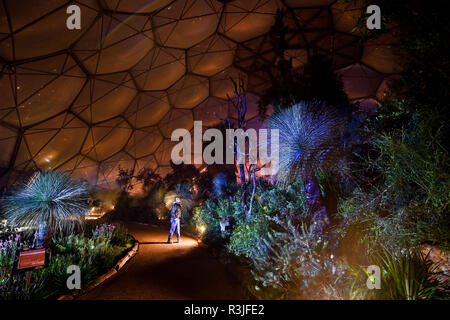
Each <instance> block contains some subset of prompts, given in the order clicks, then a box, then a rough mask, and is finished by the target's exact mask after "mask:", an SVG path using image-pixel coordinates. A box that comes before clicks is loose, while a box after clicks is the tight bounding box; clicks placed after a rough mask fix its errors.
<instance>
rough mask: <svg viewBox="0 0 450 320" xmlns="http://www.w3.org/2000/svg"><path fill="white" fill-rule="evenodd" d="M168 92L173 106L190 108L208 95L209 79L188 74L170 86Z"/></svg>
mask: <svg viewBox="0 0 450 320" xmlns="http://www.w3.org/2000/svg"><path fill="white" fill-rule="evenodd" d="M168 94H169V101H170V102H171V103H172V105H173V106H174V107H175V108H181V109H192V108H193V107H195V106H196V105H198V104H199V103H200V102H202V101H203V100H205V99H206V97H208V94H209V81H208V79H206V78H203V77H197V76H193V75H190V74H188V75H185V76H184V77H183V78H181V79H180V80H179V81H178V82H177V83H176V84H175V85H174V86H173V87H171V88H170V89H169V90H168Z"/></svg>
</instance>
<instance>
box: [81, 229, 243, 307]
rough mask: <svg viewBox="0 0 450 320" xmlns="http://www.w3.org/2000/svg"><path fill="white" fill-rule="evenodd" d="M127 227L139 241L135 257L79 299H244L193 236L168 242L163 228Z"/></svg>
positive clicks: (217, 262) (234, 280) (231, 276)
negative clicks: (178, 241) (179, 240)
mask: <svg viewBox="0 0 450 320" xmlns="http://www.w3.org/2000/svg"><path fill="white" fill-rule="evenodd" d="M127 228H128V230H129V232H130V234H132V235H133V236H134V237H135V238H136V239H137V240H138V241H139V243H140V245H139V251H138V253H137V254H136V256H135V257H134V258H133V259H131V260H130V261H129V262H128V263H127V264H126V265H125V266H124V267H123V268H122V269H121V270H120V271H119V272H118V273H117V274H116V275H114V276H113V277H111V278H109V279H108V280H106V281H105V282H103V283H102V284H100V285H99V286H97V287H96V288H95V289H93V290H92V291H90V292H88V293H86V294H85V295H83V296H80V297H79V298H78V299H82V300H124V299H133V300H138V299H244V295H243V293H242V289H241V288H240V285H239V283H237V281H236V279H235V278H234V277H233V275H232V274H230V273H229V272H227V270H226V268H225V266H224V265H223V264H221V263H220V262H219V261H218V260H217V259H215V258H214V257H212V256H211V255H210V254H209V253H208V252H207V250H206V249H204V248H202V247H199V246H198V245H197V242H196V241H195V240H194V239H192V238H189V237H186V236H182V242H181V243H180V244H179V243H176V242H174V243H173V244H171V245H170V244H167V243H166V242H165V241H167V234H168V230H166V228H162V227H152V226H148V225H142V224H137V223H133V224H127ZM174 239H175V241H176V237H175V236H174Z"/></svg>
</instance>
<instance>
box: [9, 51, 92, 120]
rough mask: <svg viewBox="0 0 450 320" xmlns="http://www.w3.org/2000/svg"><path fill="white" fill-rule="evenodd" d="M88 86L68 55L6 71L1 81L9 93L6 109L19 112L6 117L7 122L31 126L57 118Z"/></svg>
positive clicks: (18, 66) (21, 65) (25, 64)
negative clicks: (84, 87) (55, 116)
mask: <svg viewBox="0 0 450 320" xmlns="http://www.w3.org/2000/svg"><path fill="white" fill-rule="evenodd" d="M84 82H85V76H84V74H83V72H82V71H81V69H80V68H79V67H78V66H77V65H76V64H75V62H74V61H73V60H72V59H71V58H70V57H69V56H67V55H60V56H56V57H52V58H48V59H43V60H37V61H35V62H29V63H24V64H20V65H17V66H16V67H14V68H12V69H6V70H5V74H4V75H3V77H2V78H1V80H0V88H2V90H5V91H9V93H8V94H5V98H6V99H5V100H6V101H5V102H3V103H7V104H8V105H4V107H6V108H16V110H17V111H16V112H10V113H8V114H6V115H3V120H4V121H6V122H9V123H11V124H13V125H22V126H28V125H32V124H34V123H37V122H39V121H42V120H45V119H47V118H49V117H51V116H54V115H56V114H57V113H59V112H61V111H63V110H65V109H67V108H68V107H69V105H70V104H71V102H72V101H73V99H74V98H75V97H76V95H77V94H78V93H79V92H80V90H81V88H82V86H83V84H84ZM16 101H17V104H16ZM49 106H51V108H50V107H49ZM18 116H19V117H18ZM19 118H20V119H19Z"/></svg>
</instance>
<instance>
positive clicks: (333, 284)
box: [249, 215, 347, 299]
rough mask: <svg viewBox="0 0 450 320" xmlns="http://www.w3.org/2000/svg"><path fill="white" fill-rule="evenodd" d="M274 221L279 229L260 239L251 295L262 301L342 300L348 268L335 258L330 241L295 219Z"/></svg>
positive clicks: (282, 218)
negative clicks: (330, 248)
mask: <svg viewBox="0 0 450 320" xmlns="http://www.w3.org/2000/svg"><path fill="white" fill-rule="evenodd" d="M270 219H271V220H272V221H273V222H274V223H275V225H276V227H274V228H271V230H270V232H269V233H267V234H266V235H265V236H264V237H261V238H260V239H259V241H258V244H257V246H256V247H255V249H254V254H253V256H252V259H251V262H250V263H251V266H252V269H253V271H252V272H253V274H254V279H255V282H254V283H253V286H252V287H250V288H249V289H250V290H251V292H252V293H253V294H254V295H255V296H256V297H257V298H262V299H267V298H269V299H305V298H306V299H329V298H334V299H336V298H342V295H343V293H342V292H343V291H345V288H344V287H345V286H344V284H345V283H346V280H347V267H346V265H345V264H344V263H342V262H340V261H339V260H337V259H336V257H334V256H333V254H332V253H331V251H330V250H329V248H328V246H329V243H328V241H327V240H326V238H322V237H319V236H318V235H317V233H315V232H313V231H312V228H308V227H307V225H306V224H303V223H302V224H300V225H299V223H298V222H297V221H298V220H297V218H296V217H295V216H293V215H283V216H281V215H277V216H273V217H271V218H270Z"/></svg>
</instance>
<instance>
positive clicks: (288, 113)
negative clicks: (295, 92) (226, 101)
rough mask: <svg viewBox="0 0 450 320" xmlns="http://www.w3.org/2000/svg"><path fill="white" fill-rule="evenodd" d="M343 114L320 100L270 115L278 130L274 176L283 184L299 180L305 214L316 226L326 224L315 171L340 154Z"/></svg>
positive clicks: (332, 163) (322, 226)
mask: <svg viewBox="0 0 450 320" xmlns="http://www.w3.org/2000/svg"><path fill="white" fill-rule="evenodd" d="M346 122H347V121H346V117H345V115H344V114H343V113H342V112H341V111H339V109H338V108H335V107H332V106H328V105H327V104H325V103H323V102H314V101H313V102H302V103H299V104H296V105H294V106H292V107H290V108H288V109H284V110H281V111H279V112H276V113H275V114H274V115H272V117H271V119H270V126H271V128H272V129H278V130H279V154H280V159H279V170H278V176H277V179H278V181H280V182H281V183H286V182H289V181H292V180H295V179H302V180H303V182H304V184H305V191H306V198H307V203H308V207H309V214H310V215H311V216H312V219H313V221H314V222H315V223H316V227H317V228H318V229H319V230H323V229H324V227H325V226H326V225H327V224H329V220H328V216H327V213H326V209H325V204H324V201H323V198H322V195H321V192H320V188H319V183H318V181H317V178H316V172H317V170H318V169H320V168H327V167H331V166H333V165H334V164H335V163H336V162H337V161H338V160H340V159H341V158H342V157H343V150H344V148H343V141H342V136H343V134H344V132H345V127H346Z"/></svg>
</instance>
